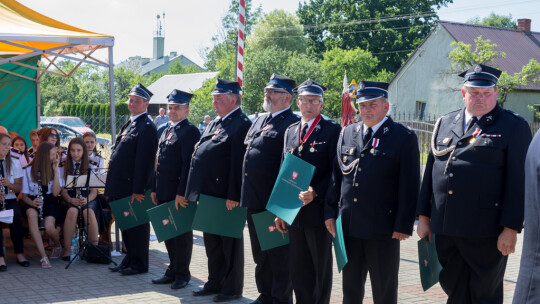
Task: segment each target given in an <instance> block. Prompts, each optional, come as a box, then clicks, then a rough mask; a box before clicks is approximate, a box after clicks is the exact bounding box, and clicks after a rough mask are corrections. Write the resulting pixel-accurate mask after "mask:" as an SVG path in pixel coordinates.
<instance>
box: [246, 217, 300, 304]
mask: <svg viewBox="0 0 540 304" xmlns="http://www.w3.org/2000/svg"><path fill="white" fill-rule="evenodd" d="M262 211H264V210H257V209H248V216H247V223H248V229H249V238H250V240H251V253H252V254H253V260H254V261H255V264H256V266H255V283H256V284H257V290H258V291H259V293H260V294H261V296H260V297H259V300H261V301H262V302H263V303H265V304H266V303H291V304H292V283H291V278H290V275H289V251H290V249H289V245H284V246H280V247H276V248H272V249H269V250H265V251H261V245H260V244H259V238H258V237H257V232H256V231H255V225H254V223H253V218H252V215H253V214H256V213H259V212H262Z"/></svg>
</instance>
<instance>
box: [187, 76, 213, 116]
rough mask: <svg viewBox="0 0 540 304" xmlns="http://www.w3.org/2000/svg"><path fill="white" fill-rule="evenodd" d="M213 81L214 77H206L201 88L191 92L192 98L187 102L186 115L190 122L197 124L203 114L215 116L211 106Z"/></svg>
mask: <svg viewBox="0 0 540 304" xmlns="http://www.w3.org/2000/svg"><path fill="white" fill-rule="evenodd" d="M215 83H216V79H215V78H211V79H207V80H206V81H205V82H204V83H203V85H202V87H201V88H199V89H198V90H195V91H194V92H192V93H193V98H192V99H191V102H190V103H189V116H188V120H189V121H190V122H191V123H192V124H194V125H198V123H199V122H200V121H202V120H203V118H204V116H205V115H210V116H211V117H215V116H216V114H215V113H214V111H213V108H212V91H213V90H214V86H215Z"/></svg>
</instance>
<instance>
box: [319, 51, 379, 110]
mask: <svg viewBox="0 0 540 304" xmlns="http://www.w3.org/2000/svg"><path fill="white" fill-rule="evenodd" d="M378 63H379V60H378V59H377V58H376V57H373V56H372V55H371V53H370V52H368V51H365V50H362V49H360V48H355V49H351V50H343V49H338V48H334V49H332V50H329V51H326V52H325V53H324V54H323V60H322V61H321V69H322V75H323V79H321V81H322V83H323V84H324V85H325V86H327V87H328V91H326V92H325V93H324V95H325V99H326V102H325V105H324V107H325V108H326V113H327V114H328V115H329V116H331V117H338V116H341V96H342V92H343V76H344V74H345V71H347V74H348V75H350V76H351V77H354V78H355V79H357V80H376V77H377V74H376V70H377V65H378Z"/></svg>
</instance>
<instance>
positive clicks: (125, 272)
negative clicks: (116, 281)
mask: <svg viewBox="0 0 540 304" xmlns="http://www.w3.org/2000/svg"><path fill="white" fill-rule="evenodd" d="M118 272H120V273H121V274H122V275H125V276H129V275H135V274H141V273H145V272H146V271H142V270H136V269H131V268H125V269H122V270H120V271H118Z"/></svg>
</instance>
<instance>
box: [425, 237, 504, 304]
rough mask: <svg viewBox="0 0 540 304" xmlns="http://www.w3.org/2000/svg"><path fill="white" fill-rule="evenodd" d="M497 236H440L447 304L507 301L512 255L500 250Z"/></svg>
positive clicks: (438, 248) (442, 273)
mask: <svg viewBox="0 0 540 304" xmlns="http://www.w3.org/2000/svg"><path fill="white" fill-rule="evenodd" d="M497 239H498V237H486V238H462V237H451V236H446V235H440V234H438V235H437V238H436V240H435V246H436V248H437V255H438V257H439V262H440V263H441V265H442V267H443V268H442V271H441V273H440V274H439V282H440V283H441V287H442V289H443V290H444V292H445V293H446V294H447V295H448V301H447V303H460V304H467V303H502V302H503V278H504V271H505V269H506V262H507V261H508V257H507V256H503V255H502V254H501V252H500V251H499V250H498V249H497Z"/></svg>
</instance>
